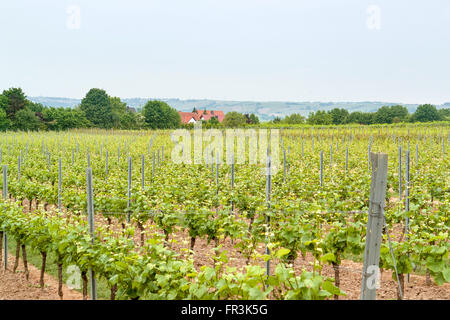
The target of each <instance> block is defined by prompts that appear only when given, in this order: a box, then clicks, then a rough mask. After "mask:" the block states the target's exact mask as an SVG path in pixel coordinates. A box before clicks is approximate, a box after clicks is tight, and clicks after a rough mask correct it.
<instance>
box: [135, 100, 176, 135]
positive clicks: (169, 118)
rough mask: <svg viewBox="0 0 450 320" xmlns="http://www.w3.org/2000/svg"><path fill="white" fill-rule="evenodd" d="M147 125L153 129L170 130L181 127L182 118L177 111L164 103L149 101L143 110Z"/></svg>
mask: <svg viewBox="0 0 450 320" xmlns="http://www.w3.org/2000/svg"><path fill="white" fill-rule="evenodd" d="M143 115H144V117H145V123H146V125H147V126H148V127H149V128H152V129H170V128H177V127H179V126H180V125H181V117H180V114H179V113H178V111H177V110H175V109H174V108H172V107H170V106H169V105H168V104H167V103H165V102H163V101H157V100H152V101H148V102H147V104H146V105H145V106H144V108H143Z"/></svg>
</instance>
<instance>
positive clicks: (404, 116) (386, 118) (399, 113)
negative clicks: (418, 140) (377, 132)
mask: <svg viewBox="0 0 450 320" xmlns="http://www.w3.org/2000/svg"><path fill="white" fill-rule="evenodd" d="M408 116H409V112H408V109H406V107H404V106H401V105H396V106H391V107H389V106H383V107H381V108H380V109H378V110H377V112H375V115H374V118H375V123H393V122H402V121H406V120H408Z"/></svg>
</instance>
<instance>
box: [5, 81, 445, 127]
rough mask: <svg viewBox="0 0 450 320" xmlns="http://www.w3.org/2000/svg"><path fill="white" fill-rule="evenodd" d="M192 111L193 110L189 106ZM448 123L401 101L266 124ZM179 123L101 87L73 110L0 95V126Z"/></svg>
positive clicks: (230, 119)
mask: <svg viewBox="0 0 450 320" xmlns="http://www.w3.org/2000/svg"><path fill="white" fill-rule="evenodd" d="M194 110H195V108H194ZM431 121H450V109H448V108H447V109H440V110H437V108H436V107H435V106H434V105H431V104H423V105H420V106H419V107H418V108H417V110H416V111H415V112H414V113H412V114H410V113H409V112H408V110H407V108H406V107H404V106H401V105H396V106H383V107H381V108H380V109H378V110H377V111H376V112H360V111H356V112H352V113H350V112H348V111H347V110H346V109H339V108H335V109H332V110H329V111H322V110H319V111H316V112H312V113H310V114H309V115H308V117H307V118H306V117H304V116H302V115H300V114H298V113H294V114H291V115H288V116H286V117H284V118H283V119H281V118H279V117H277V118H275V119H274V120H271V121H269V122H268V123H269V124H275V125H276V124H310V125H340V124H363V125H370V124H390V123H399V122H431ZM203 123H204V127H206V128H220V127H244V126H246V125H257V124H259V123H260V121H259V119H258V117H257V116H256V115H255V114H242V113H239V112H236V111H232V112H228V113H227V114H226V115H225V118H224V120H223V122H222V123H219V121H218V120H217V119H216V118H214V117H212V118H211V119H210V120H208V121H204V122H203ZM190 127H193V125H192V124H183V123H182V122H181V117H180V115H179V113H178V111H177V110H175V109H174V108H172V107H171V106H169V105H168V104H167V103H166V102H163V101H158V100H150V101H148V102H147V103H146V104H145V105H144V106H143V108H142V110H140V111H139V112H136V110H134V109H133V108H130V107H129V106H127V104H126V103H124V102H122V101H121V99H120V98H118V97H111V96H109V95H108V94H107V93H106V91H105V90H103V89H98V88H92V89H90V90H89V91H88V93H87V94H86V96H85V97H84V98H83V99H82V101H81V103H80V105H78V106H76V107H75V108H70V107H69V108H63V107H60V108H55V107H48V106H44V105H42V104H40V103H35V102H32V101H30V100H28V99H27V97H26V95H25V93H24V92H23V91H22V89H21V88H10V89H8V90H4V91H3V93H2V94H0V130H1V131H6V130H22V131H36V130H56V131H60V130H68V129H77V128H102V129H130V130H138V129H175V128H190Z"/></svg>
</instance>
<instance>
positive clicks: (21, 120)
mask: <svg viewBox="0 0 450 320" xmlns="http://www.w3.org/2000/svg"><path fill="white" fill-rule="evenodd" d="M13 127H14V128H15V129H17V130H22V131H28V130H38V129H39V128H41V122H40V121H39V118H37V117H36V115H35V113H34V112H33V111H31V110H30V109H21V110H19V111H17V112H16V115H15V119H14V123H13Z"/></svg>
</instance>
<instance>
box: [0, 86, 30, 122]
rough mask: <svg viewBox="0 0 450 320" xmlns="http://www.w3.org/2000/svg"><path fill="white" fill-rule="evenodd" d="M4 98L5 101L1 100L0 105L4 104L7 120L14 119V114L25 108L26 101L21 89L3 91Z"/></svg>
mask: <svg viewBox="0 0 450 320" xmlns="http://www.w3.org/2000/svg"><path fill="white" fill-rule="evenodd" d="M2 95H3V96H4V97H6V99H7V100H6V101H5V100H4V98H3V101H2V104H5V102H6V106H5V111H6V114H7V116H8V118H9V119H14V117H15V115H16V113H17V112H18V111H20V110H22V109H24V108H25V107H26V104H27V99H26V97H25V94H24V93H23V91H22V89H21V88H10V89H8V90H4V91H3V94H2Z"/></svg>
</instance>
